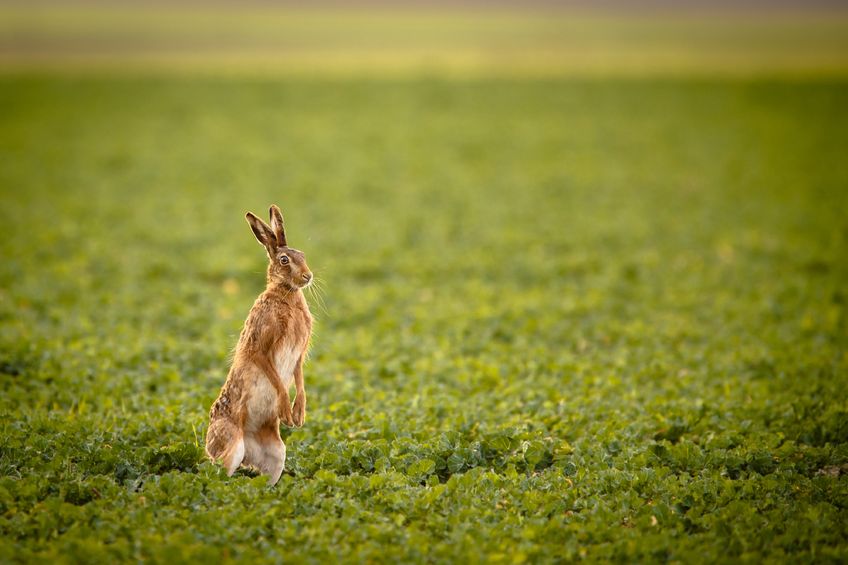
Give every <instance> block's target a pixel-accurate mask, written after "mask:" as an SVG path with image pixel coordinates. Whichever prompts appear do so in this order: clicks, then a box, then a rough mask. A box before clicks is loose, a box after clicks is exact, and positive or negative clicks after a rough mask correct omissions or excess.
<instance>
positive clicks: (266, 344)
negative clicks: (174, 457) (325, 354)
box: [206, 206, 312, 485]
mask: <svg viewBox="0 0 848 565" xmlns="http://www.w3.org/2000/svg"><path fill="white" fill-rule="evenodd" d="M246 218H247V223H249V224H250V227H251V229H253V233H254V235H256V239H258V240H259V243H261V244H262V245H263V246H265V250H266V251H267V252H268V260H269V263H268V275H267V287H266V288H265V292H263V293H262V294H261V295H259V298H257V299H256V302H255V303H254V304H253V308H251V309H250V313H249V314H248V315H247V320H246V321H245V323H244V329H242V331H241V335H240V336H239V340H238V345H236V350H235V355H234V357H233V364H232V366H231V367H230V372H229V374H228V375H227V381H226V382H225V383H224V386H223V387H222V388H221V393H220V394H219V395H218V398H217V399H216V400H215V402H214V403H213V404H212V409H211V410H210V412H209V418H210V420H209V429H208V430H207V432H206V453H207V455H209V457H210V458H211V459H212V460H214V461H220V462H222V463H223V465H224V467H225V469H226V470H227V475H228V476H231V475H232V474H233V473H234V472H235V470H236V469H238V467H239V466H240V465H242V466H245V467H253V468H255V469H258V470H259V471H260V472H262V473H264V474H266V475H268V483H269V484H271V485H273V484H276V483H277V481H278V480H279V479H280V475H281V474H282V472H283V468H284V467H285V464H286V445H285V444H284V443H283V440H282V439H281V438H280V421H281V420H282V422H283V423H284V424H286V425H287V426H302V425H303V422H304V420H305V419H306V391H305V390H304V388H303V360H304V357H305V356H306V350H307V347H308V345H309V337H310V335H311V333H312V316H311V314H310V313H309V307H308V306H307V304H306V299H305V298H304V296H303V292H302V290H301V289H303V288H304V287H306V286H308V285H309V284H310V283H311V282H312V273H311V272H310V270H309V267H308V266H307V265H306V259H305V258H304V256H303V253H302V252H300V251H298V250H297V249H292V248H291V247H288V245H287V243H286V232H285V230H284V229H283V216H282V214H281V213H280V209H279V208H278V207H277V206H271V225H270V226H269V225H268V224H266V223H265V222H263V221H262V220H260V219H259V218H257V217H256V216H254V215H253V214H251V213H250V212H248V213H247V216H246ZM292 381H294V386H295V390H296V394H297V396H295V400H294V409H292V406H291V400H290V399H289V387H290V386H291V384H292Z"/></svg>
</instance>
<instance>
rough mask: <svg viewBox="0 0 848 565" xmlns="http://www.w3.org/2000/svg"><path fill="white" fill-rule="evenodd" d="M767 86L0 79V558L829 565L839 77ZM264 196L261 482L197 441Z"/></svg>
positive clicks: (839, 317) (839, 355)
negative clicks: (267, 253) (274, 321)
mask: <svg viewBox="0 0 848 565" xmlns="http://www.w3.org/2000/svg"><path fill="white" fill-rule="evenodd" d="M836 55H839V57H841V56H842V55H844V53H841V54H840V53H836ZM839 57H835V59H834V60H836V59H839ZM30 63H31V61H30ZM30 63H27V64H30ZM625 66H626V65H625ZM774 68H776V67H773V66H772V67H768V68H767V69H766V70H767V72H764V73H762V74H761V75H757V74H756V73H754V74H753V75H751V76H738V75H735V74H732V75H730V74H729V75H726V76H713V77H709V76H702V75H700V74H699V73H697V72H695V71H693V72H692V73H690V74H687V73H686V72H682V71H681V72H675V73H674V74H673V75H663V74H662V73H660V74H659V75H657V74H651V73H648V74H645V75H644V76H641V75H638V74H637V75H633V74H632V73H631V72H630V71H632V69H625V70H626V71H627V72H623V73H622V75H624V76H615V75H614V73H613V75H610V76H594V75H591V73H590V75H591V76H587V75H576V76H575V75H568V76H566V75H563V76H550V75H549V74H547V73H546V74H545V76H541V75H537V76H525V75H523V74H522V73H521V72H518V71H517V72H515V75H516V76H514V77H512V78H510V77H509V76H503V75H504V74H506V75H508V74H509V73H496V74H497V75H498V76H490V77H488V78H487V76H485V75H486V73H485V72H482V73H469V76H465V77H463V76H457V75H455V74H453V73H446V74H444V75H441V74H438V73H436V74H432V73H425V74H422V75H421V76H414V75H415V73H411V74H407V75H403V76H396V75H393V74H392V73H390V72H389V73H386V72H383V73H382V74H381V73H379V72H378V73H376V74H374V75H372V76H370V77H369V78H364V77H357V76H339V75H337V74H335V73H327V74H326V75H324V76H304V75H302V74H299V73H277V74H270V75H268V74H264V73H252V74H251V73H247V74H233V75H223V76H209V74H207V73H203V72H201V73H185V74H181V73H175V72H173V70H167V71H165V72H161V73H157V72H151V71H144V72H141V71H138V70H136V71H133V72H129V71H127V72H114V70H113V71H112V72H105V71H102V70H100V71H96V72H91V71H87V72H84V73H82V74H73V73H69V72H67V70H63V71H61V72H56V73H54V72H52V71H48V70H45V69H43V68H41V69H40V70H38V69H36V70H32V71H30V72H22V71H20V70H17V71H11V70H9V69H7V70H6V71H5V72H4V73H3V74H2V75H0V198H2V200H0V225H1V226H2V238H0V259H2V260H0V387H2V394H1V395H0V415H2V418H1V419H0V562H32V561H43V562H51V563H52V562H62V561H68V562H73V561H85V562H113V561H115V560H121V561H130V560H132V561H138V560H149V561H154V562H162V561H169V562H172V563H177V562H185V561H195V560H200V559H206V560H207V561H208V562H210V563H212V562H217V561H219V560H236V561H255V560H259V559H267V560H273V561H280V562H293V563H300V562H302V563H318V562H324V563H332V562H335V561H338V560H341V561H347V562H394V561H403V562H471V563H474V562H507V563H519V562H522V561H529V562H563V561H571V560H577V559H581V558H585V559H588V560H592V561H599V560H613V561H620V562H633V561H643V562H655V561H677V562H701V561H707V562H726V561H753V562H762V561H772V562H793V563H794V562H813V561H815V562H844V561H845V560H846V559H848V480H846V478H848V214H846V210H848V159H846V155H848V110H846V109H848V72H844V73H841V74H840V73H832V72H829V73H827V74H825V75H820V74H815V73H813V74H812V75H809V74H808V75H805V76H797V74H796V73H795V72H794V71H795V70H797V69H795V68H792V69H791V71H792V72H787V74H786V75H785V76H775V73H774V72H773V71H774ZM478 70H479V69H478ZM383 71H385V69H383ZM778 75H779V73H778ZM271 203H278V204H279V205H280V206H281V207H282V209H283V212H284V214H285V215H286V221H287V232H288V235H289V240H290V242H291V244H292V245H293V246H295V247H297V248H299V249H302V250H304V251H305V252H306V254H307V258H308V260H309V264H310V267H312V269H313V270H314V272H315V274H316V275H317V277H318V278H319V279H320V282H321V284H320V287H321V292H320V293H312V294H309V296H308V298H309V301H310V304H311V305H312V309H313V312H314V314H315V316H316V330H315V335H314V340H313V348H312V354H311V358H310V360H309V362H308V364H307V366H306V368H305V375H306V386H307V390H308V391H309V399H310V406H309V412H308V416H307V422H306V425H305V426H304V427H303V428H301V429H297V430H285V431H284V434H283V436H284V439H285V441H286V443H287V446H288V454H289V457H288V463H287V467H288V468H287V472H286V473H285V474H284V475H283V477H282V479H281V480H280V483H279V484H278V485H277V486H276V487H275V488H270V489H269V488H268V487H266V485H265V483H266V480H265V478H264V477H258V476H255V475H252V474H250V473H247V472H240V473H238V474H237V475H236V476H234V477H232V478H227V477H226V476H224V474H223V472H222V471H221V470H220V469H219V468H218V467H216V466H214V465H212V464H211V463H209V462H207V461H205V459H204V455H203V438H204V434H205V428H206V424H207V413H208V410H209V407H210V405H211V403H212V401H213V400H214V398H215V397H216V395H217V393H218V390H219V388H220V386H221V384H222V383H223V381H224V378H225V376H226V371H227V367H228V355H229V353H230V351H231V349H232V347H233V346H234V344H235V341H236V339H237V336H238V332H239V331H240V329H241V324H242V322H243V320H244V317H245V316H246V314H247V311H248V309H249V308H250V306H251V304H252V302H253V300H254V298H255V297H256V295H257V294H258V293H259V292H260V291H261V290H262V288H263V284H264V265H265V258H264V255H263V250H262V249H261V247H260V246H258V245H257V244H256V242H255V240H254V239H253V236H252V234H251V232H250V230H249V228H248V226H247V224H246V223H245V221H244V217H243V216H244V212H245V211H246V210H253V211H255V212H261V213H263V215H264V214H265V213H267V207H268V205H269V204H271Z"/></svg>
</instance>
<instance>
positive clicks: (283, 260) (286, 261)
mask: <svg viewBox="0 0 848 565" xmlns="http://www.w3.org/2000/svg"><path fill="white" fill-rule="evenodd" d="M280 263H281V264H283V265H288V264H289V258H288V256H287V255H283V256H282V257H280Z"/></svg>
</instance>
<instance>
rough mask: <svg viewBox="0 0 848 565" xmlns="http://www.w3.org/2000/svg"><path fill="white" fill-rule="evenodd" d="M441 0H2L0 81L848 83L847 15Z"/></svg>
mask: <svg viewBox="0 0 848 565" xmlns="http://www.w3.org/2000/svg"><path fill="white" fill-rule="evenodd" d="M817 1H818V0H817ZM818 3H821V4H822V5H823V4H835V3H833V2H829V1H828V2H825V1H823V0H822V1H821V2H818ZM439 4H440V2H403V3H400V4H392V5H388V4H386V3H382V2H365V3H362V4H359V5H351V4H349V3H344V4H342V3H340V2H333V1H325V2H318V3H315V4H310V5H309V6H308V7H303V6H299V5H297V4H296V3H293V2H281V3H280V2H278V3H270V2H263V1H261V0H252V1H250V2H247V3H239V4H235V3H233V2H230V1H228V0H219V1H217V2H213V3H211V4H210V3H205V4H203V9H198V5H197V3H196V2H195V0H182V1H180V2H175V3H168V4H167V5H166V4H164V3H162V4H157V3H153V4H145V5H143V6H140V5H138V4H134V3H131V2H129V1H127V0H124V1H122V2H118V3H114V2H110V3H105V2H102V1H101V0H76V1H73V2H70V3H67V2H62V3H56V2H53V1H51V0H47V1H41V2H36V3H27V4H26V5H24V4H22V3H20V2H8V1H0V73H8V72H18V71H22V70H23V71H29V70H35V71H38V70H43V71H57V70H59V71H61V70H66V71H71V72H78V71H81V70H111V71H150V70H153V71H168V72H170V71H177V72H220V73H225V74H231V73H251V74H253V73H276V74H280V73H282V74H287V73H296V74H303V73H311V74H319V75H320V74H329V75H346V74H378V75H384V74H390V75H396V74H409V73H412V74H421V73H425V74H445V75H461V74H468V75H469V76H475V75H484V76H491V75H510V76H512V75H517V76H560V75H596V74H602V75H610V74H613V75H614V74H621V75H628V76H630V75H650V74H659V75H669V74H672V75H674V74H695V75H715V74H717V75H722V76H728V75H760V76H761V75H764V74H781V73H783V74H785V73H790V74H814V75H818V74H824V75H840V76H842V75H848V10H845V9H840V10H839V11H838V13H837V12H832V11H831V12H823V11H819V10H817V9H806V10H805V11H803V12H794V11H789V9H788V6H789V5H790V4H791V5H795V4H798V3H797V2H794V1H791V0H784V1H783V2H779V4H780V5H783V6H786V7H787V9H786V10H780V9H775V10H769V11H767V12H752V11H742V7H743V5H744V6H753V5H755V4H756V5H760V4H764V2H761V1H760V0H748V1H747V2H741V3H734V5H735V6H736V7H735V8H733V9H732V10H730V11H723V10H721V9H720V8H718V7H716V6H715V5H714V4H711V8H710V10H709V11H707V12H703V13H701V12H698V11H686V10H680V9H675V10H671V11H660V12H654V11H650V10H648V11H640V12H633V11H627V10H623V11H621V12H612V11H603V10H602V9H601V10H598V8H599V7H601V8H602V7H603V6H609V5H613V4H615V5H618V4H623V2H621V0H608V1H607V2H602V3H600V4H595V3H591V4H592V6H593V8H592V9H585V7H586V6H588V5H589V4H590V3H589V2H585V1H573V2H566V3H564V4H563V3H552V2H546V1H544V0H535V1H532V2H531V3H530V6H531V7H530V8H529V9H528V5H525V4H522V7H521V8H517V7H515V6H514V5H513V3H512V2H494V3H486V5H485V7H482V6H480V3H479V2H477V1H476V0H475V1H471V2H460V3H459V4H456V3H454V4H452V7H451V8H449V9H442V8H440V7H439ZM553 4H556V7H555V8H553V9H550V7H551V6H552V5H553ZM646 4H656V5H660V4H667V2H665V1H663V0H655V1H653V2H647V3H646ZM695 4H698V5H699V6H700V5H701V4H700V3H695V2H685V3H684V7H685V6H695ZM628 5H629V6H632V5H631V4H628ZM366 6H367V7H366ZM675 6H676V7H677V8H680V7H681V6H680V5H679V4H677V3H675ZM807 6H808V8H809V5H807ZM840 7H842V5H841V4H840ZM630 10H632V8H630Z"/></svg>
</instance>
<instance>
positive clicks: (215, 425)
mask: <svg viewBox="0 0 848 565" xmlns="http://www.w3.org/2000/svg"><path fill="white" fill-rule="evenodd" d="M206 454H207V455H208V456H209V458H210V459H212V460H213V461H220V462H221V463H223V465H224V468H225V469H226V470H227V476H228V477H231V476H232V475H233V473H235V472H236V469H238V467H239V465H241V462H242V460H244V437H243V434H242V432H241V430H240V429H239V427H238V426H236V425H235V424H234V423H233V422H231V421H230V420H228V419H226V418H218V419H215V420H212V421H211V422H210V423H209V430H208V431H207V432H206Z"/></svg>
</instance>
